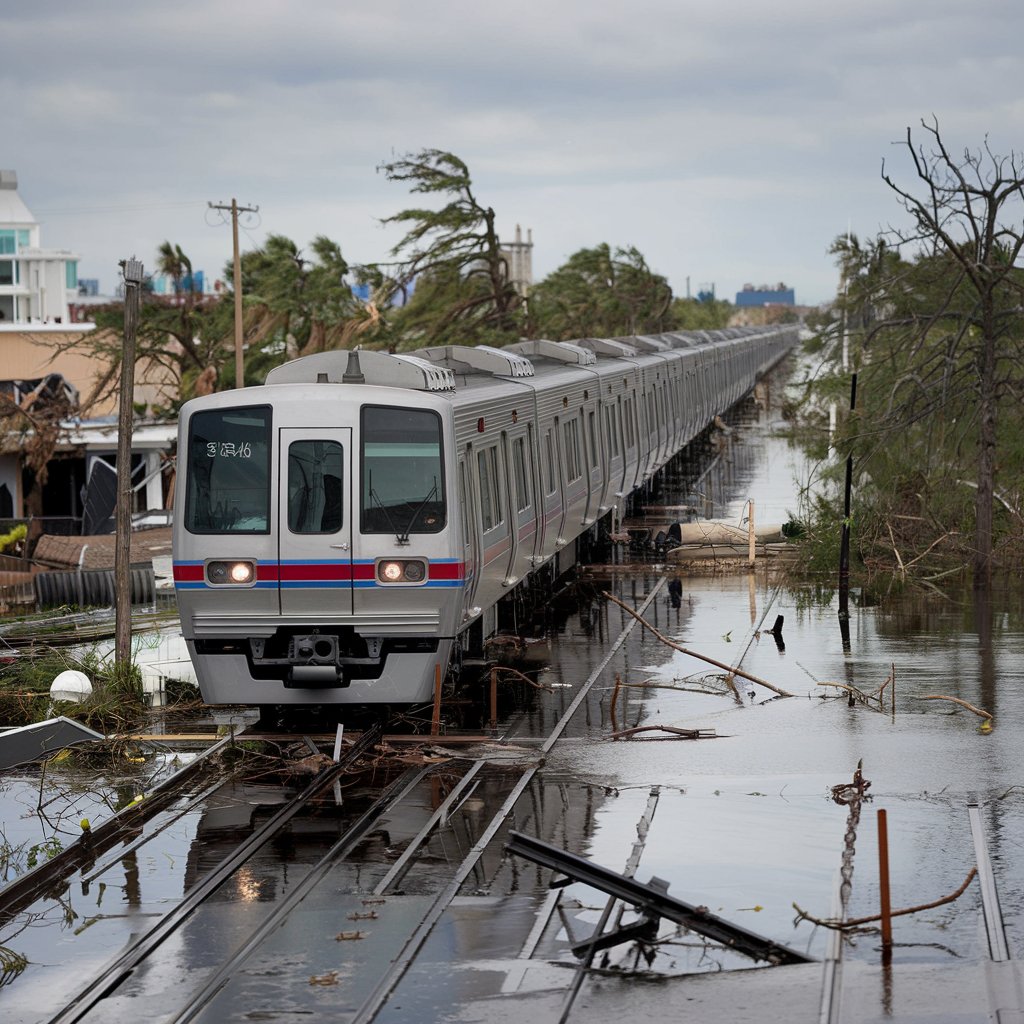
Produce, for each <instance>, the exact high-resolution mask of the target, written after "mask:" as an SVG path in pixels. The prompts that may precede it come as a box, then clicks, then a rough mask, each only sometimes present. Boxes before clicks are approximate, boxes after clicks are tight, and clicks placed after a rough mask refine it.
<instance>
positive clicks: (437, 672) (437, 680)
mask: <svg viewBox="0 0 1024 1024" xmlns="http://www.w3.org/2000/svg"><path fill="white" fill-rule="evenodd" d="M440 731H441V663H440V662H438V663H437V664H436V665H435V666H434V717H433V718H432V719H431V721H430V735H431V736H437V735H438V734H439V733H440Z"/></svg>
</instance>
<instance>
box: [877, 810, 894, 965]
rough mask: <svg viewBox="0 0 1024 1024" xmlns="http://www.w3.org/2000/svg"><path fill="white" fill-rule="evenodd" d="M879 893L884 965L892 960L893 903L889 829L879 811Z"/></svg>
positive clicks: (882, 814) (881, 811)
mask: <svg viewBox="0 0 1024 1024" xmlns="http://www.w3.org/2000/svg"><path fill="white" fill-rule="evenodd" d="M878 893H879V897H880V900H881V915H882V963H888V962H889V961H890V960H891V959H892V903H891V900H890V898H889V828H888V825H887V823H886V818H885V811H884V810H881V809H879V811H878Z"/></svg>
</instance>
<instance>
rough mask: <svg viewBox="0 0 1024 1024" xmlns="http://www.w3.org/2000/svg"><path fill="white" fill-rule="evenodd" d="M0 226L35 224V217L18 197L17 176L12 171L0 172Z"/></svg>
mask: <svg viewBox="0 0 1024 1024" xmlns="http://www.w3.org/2000/svg"><path fill="white" fill-rule="evenodd" d="M0 224H3V225H7V226H13V225H16V224H24V225H29V224H31V225H32V226H33V227H34V226H35V224H36V219H35V217H33V216H32V213H31V212H30V211H29V208H28V207H27V206H26V205H25V204H24V203H23V202H22V199H21V196H19V195H18V176H17V174H15V173H14V171H0Z"/></svg>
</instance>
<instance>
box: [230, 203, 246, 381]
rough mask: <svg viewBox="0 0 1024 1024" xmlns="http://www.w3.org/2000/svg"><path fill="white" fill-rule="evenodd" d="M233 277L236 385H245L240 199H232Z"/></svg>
mask: <svg viewBox="0 0 1024 1024" xmlns="http://www.w3.org/2000/svg"><path fill="white" fill-rule="evenodd" d="M231 255H232V271H233V274H232V279H233V282H234V283H233V287H234V289H235V387H236V388H244V387H245V365H244V362H243V359H242V259H241V256H240V255H239V252H238V200H237V199H232V200H231Z"/></svg>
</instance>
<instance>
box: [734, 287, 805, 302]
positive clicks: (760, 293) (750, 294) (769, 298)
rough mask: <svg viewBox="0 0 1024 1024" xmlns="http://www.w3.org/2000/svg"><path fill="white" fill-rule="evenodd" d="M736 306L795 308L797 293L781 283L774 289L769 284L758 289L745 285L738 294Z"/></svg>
mask: <svg viewBox="0 0 1024 1024" xmlns="http://www.w3.org/2000/svg"><path fill="white" fill-rule="evenodd" d="M736 305H737V306H740V307H747V308H750V307H751V306H795V305H796V293H795V292H794V291H793V289H792V288H787V287H786V286H785V285H784V284H783V283H782V282H781V281H780V282H779V283H778V284H777V285H775V286H774V287H772V286H771V285H767V284H761V285H758V286H757V287H754V285H752V284H745V285H744V286H743V291H740V292H737V293H736Z"/></svg>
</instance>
